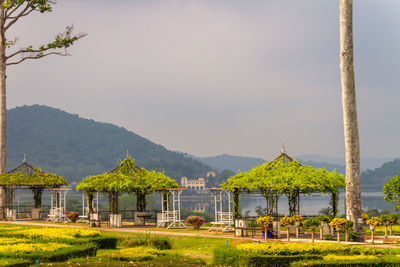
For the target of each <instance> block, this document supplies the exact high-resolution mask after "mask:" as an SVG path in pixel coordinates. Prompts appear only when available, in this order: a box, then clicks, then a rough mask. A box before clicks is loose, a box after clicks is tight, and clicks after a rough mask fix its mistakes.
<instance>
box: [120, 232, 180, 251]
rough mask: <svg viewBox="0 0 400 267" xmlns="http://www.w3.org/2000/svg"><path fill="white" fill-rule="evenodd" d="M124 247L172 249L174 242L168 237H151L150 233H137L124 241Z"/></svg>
mask: <svg viewBox="0 0 400 267" xmlns="http://www.w3.org/2000/svg"><path fill="white" fill-rule="evenodd" d="M122 245H123V246H125V247H139V246H147V247H154V248H156V249H171V248H172V242H171V240H170V239H169V238H168V236H161V235H151V234H149V233H137V234H135V235H133V236H129V237H126V238H124V239H122Z"/></svg>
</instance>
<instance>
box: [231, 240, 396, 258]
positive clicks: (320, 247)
mask: <svg viewBox="0 0 400 267" xmlns="http://www.w3.org/2000/svg"><path fill="white" fill-rule="evenodd" d="M237 249H239V250H242V251H244V252H245V253H247V254H256V255H281V256H284V255H286V256H291V255H328V254H336V255H379V254H382V255H397V254H400V249H397V248H376V247H365V246H354V245H344V244H337V243H335V244H333V243H332V244H328V243H301V244H298V243H289V244H285V243H266V244H252V243H245V244H240V245H238V246H237Z"/></svg>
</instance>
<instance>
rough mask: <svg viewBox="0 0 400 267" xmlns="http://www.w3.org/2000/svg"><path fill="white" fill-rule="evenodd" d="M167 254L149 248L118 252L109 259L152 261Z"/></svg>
mask: <svg viewBox="0 0 400 267" xmlns="http://www.w3.org/2000/svg"><path fill="white" fill-rule="evenodd" d="M165 255H166V253H165V252H163V251H159V250H156V249H153V248H148V247H134V248H125V249H121V250H118V251H113V252H111V253H110V254H109V257H110V258H111V259H114V260H120V261H150V260H153V259H154V257H158V256H165Z"/></svg>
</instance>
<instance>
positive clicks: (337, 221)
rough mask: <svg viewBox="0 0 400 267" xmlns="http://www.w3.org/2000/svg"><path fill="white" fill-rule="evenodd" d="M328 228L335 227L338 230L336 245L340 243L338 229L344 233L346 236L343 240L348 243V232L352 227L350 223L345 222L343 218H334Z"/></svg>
mask: <svg viewBox="0 0 400 267" xmlns="http://www.w3.org/2000/svg"><path fill="white" fill-rule="evenodd" d="M329 226H330V227H335V228H337V229H338V230H337V241H338V243H340V231H339V229H341V230H344V231H345V234H346V238H345V240H346V241H348V237H349V230H350V228H351V227H352V226H353V222H351V221H349V220H346V219H344V218H337V217H336V218H333V219H332V221H331V222H330V223H329Z"/></svg>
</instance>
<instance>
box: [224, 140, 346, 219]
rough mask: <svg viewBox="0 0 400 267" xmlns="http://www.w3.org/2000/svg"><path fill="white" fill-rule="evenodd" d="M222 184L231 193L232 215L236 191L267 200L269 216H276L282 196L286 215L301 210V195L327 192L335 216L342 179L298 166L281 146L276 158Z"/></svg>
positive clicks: (334, 174) (343, 184)
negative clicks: (286, 207)
mask: <svg viewBox="0 0 400 267" xmlns="http://www.w3.org/2000/svg"><path fill="white" fill-rule="evenodd" d="M221 187H222V188H223V189H226V190H230V191H232V192H233V209H234V216H235V218H237V217H239V216H240V215H239V194H240V193H242V192H247V193H260V194H261V195H262V196H263V197H264V198H265V200H266V202H267V213H268V215H273V216H277V215H278V200H279V197H280V196H281V195H286V197H287V198H288V204H289V214H290V215H293V214H299V213H300V208H299V207H300V205H299V204H300V203H299V202H300V195H301V194H311V193H322V194H324V193H327V194H330V197H331V202H330V205H331V212H332V214H333V215H335V216H336V215H337V212H338V195H339V189H340V188H344V187H345V179H344V177H343V175H341V174H338V173H336V171H333V172H329V171H327V170H326V169H316V168H313V167H312V166H305V165H301V164H300V163H299V162H297V161H296V160H294V159H293V158H292V157H290V156H288V155H287V154H286V151H285V149H284V148H283V149H282V152H281V154H280V155H279V156H278V157H277V158H276V159H275V160H273V161H270V162H266V163H264V164H262V165H259V166H257V167H255V168H253V169H251V170H250V171H248V172H240V173H238V174H236V175H234V176H231V177H230V178H229V179H228V180H227V181H226V182H225V183H223V184H222V185H221Z"/></svg>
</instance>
